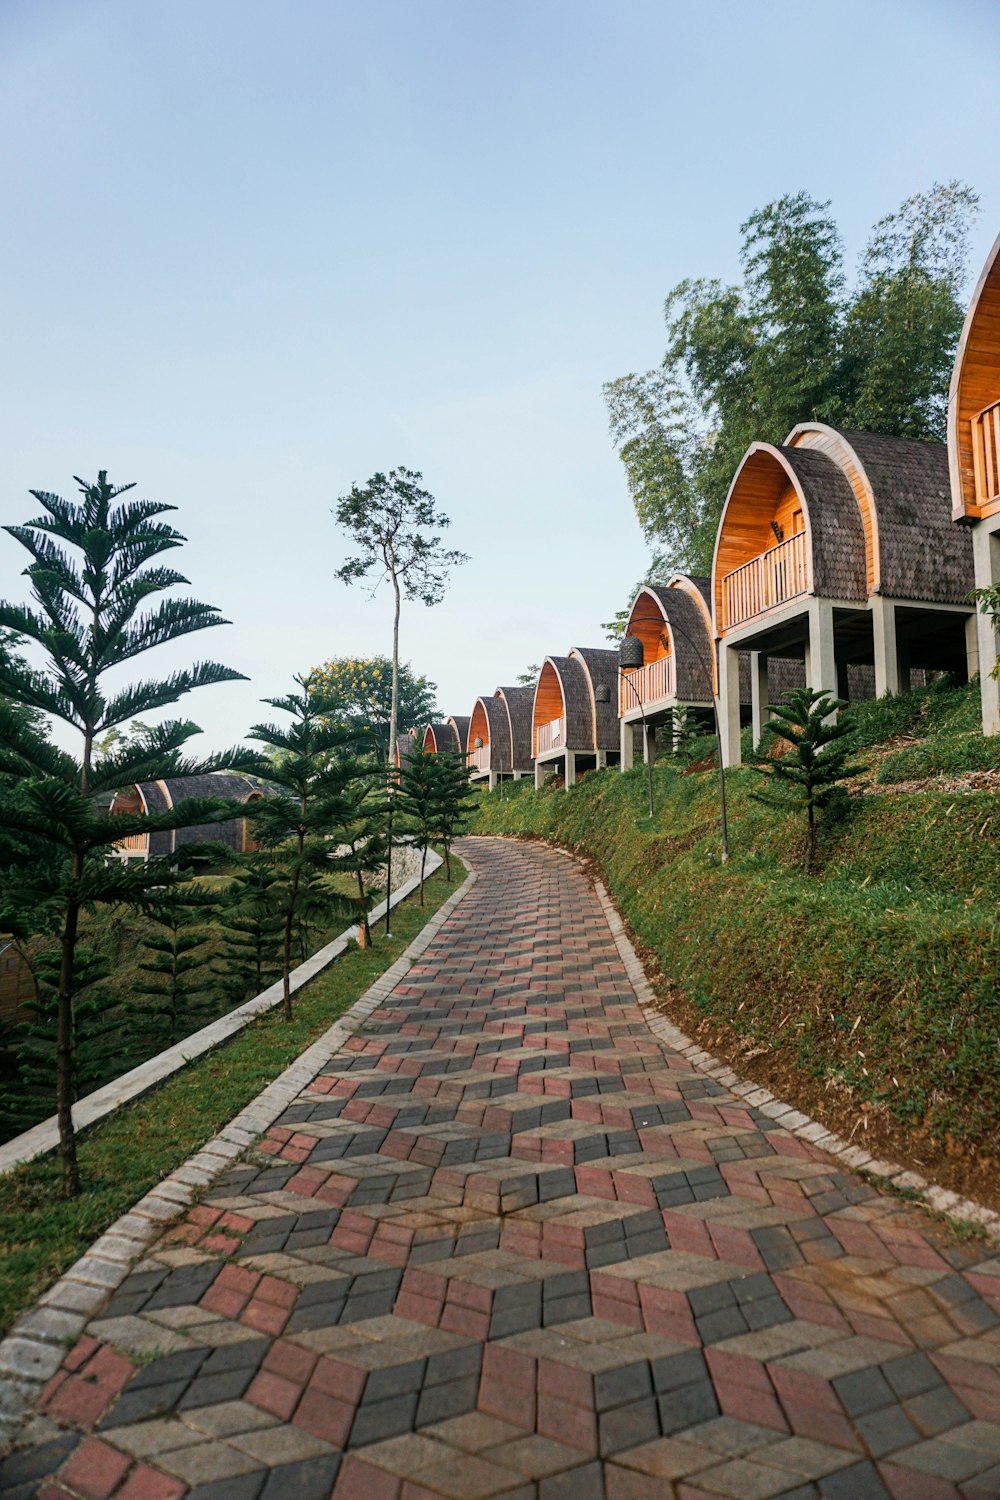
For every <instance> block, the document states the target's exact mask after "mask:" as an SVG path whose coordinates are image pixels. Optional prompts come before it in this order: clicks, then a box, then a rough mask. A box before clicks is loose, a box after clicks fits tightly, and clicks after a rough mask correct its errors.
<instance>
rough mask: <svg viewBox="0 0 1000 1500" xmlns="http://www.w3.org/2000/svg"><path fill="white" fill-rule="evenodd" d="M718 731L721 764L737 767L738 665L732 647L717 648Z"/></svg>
mask: <svg viewBox="0 0 1000 1500" xmlns="http://www.w3.org/2000/svg"><path fill="white" fill-rule="evenodd" d="M718 712H719V730H720V732H721V737H722V764H723V765H724V766H738V765H739V763H740V760H741V759H742V755H741V751H740V663H739V656H738V653H737V652H736V650H735V649H734V648H733V647H732V646H727V645H726V643H725V642H724V641H723V642H722V643H721V644H720V646H719V704H718Z"/></svg>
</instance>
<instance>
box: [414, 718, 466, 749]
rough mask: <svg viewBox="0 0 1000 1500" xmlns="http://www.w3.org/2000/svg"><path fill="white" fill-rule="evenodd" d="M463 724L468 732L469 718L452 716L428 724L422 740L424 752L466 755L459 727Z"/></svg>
mask: <svg viewBox="0 0 1000 1500" xmlns="http://www.w3.org/2000/svg"><path fill="white" fill-rule="evenodd" d="M461 724H464V725H465V726H466V733H468V724H469V721H468V719H456V718H455V717H452V718H450V719H442V720H438V721H436V722H435V723H432V724H428V725H426V726H425V728H424V735H423V740H422V745H423V750H424V754H425V755H441V754H443V753H448V754H451V755H464V754H465V743H464V741H463V740H462V739H461V738H460V730H459V727H458V726H459V725H461Z"/></svg>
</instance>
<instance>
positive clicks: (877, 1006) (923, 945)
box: [474, 685, 1000, 1169]
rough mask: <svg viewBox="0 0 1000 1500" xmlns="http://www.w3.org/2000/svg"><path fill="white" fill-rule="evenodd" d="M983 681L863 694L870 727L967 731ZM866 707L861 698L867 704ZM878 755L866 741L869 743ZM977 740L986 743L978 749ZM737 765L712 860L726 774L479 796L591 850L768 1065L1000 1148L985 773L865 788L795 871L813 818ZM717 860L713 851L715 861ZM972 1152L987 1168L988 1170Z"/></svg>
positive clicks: (860, 1103)
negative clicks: (649, 790)
mask: <svg viewBox="0 0 1000 1500" xmlns="http://www.w3.org/2000/svg"><path fill="white" fill-rule="evenodd" d="M977 701H978V689H977V686H976V685H972V686H970V687H968V688H963V689H960V690H940V689H938V690H931V691H929V690H924V691H921V692H919V693H914V694H909V695H907V696H906V698H905V699H896V700H890V702H888V703H881V704H873V705H864V707H863V713H864V721H863V723H862V725H861V729H862V733H861V736H860V737H861V738H863V739H865V740H866V741H867V742H868V743H870V744H871V745H873V746H874V745H875V744H877V743H878V741H877V740H875V739H874V738H872V736H873V735H874V732H875V729H876V726H877V725H879V724H881V726H882V729H883V730H887V731H888V732H889V734H890V735H893V736H894V735H895V734H897V733H900V732H903V730H902V728H901V726H905V732H906V733H908V734H913V733H915V732H917V731H916V729H915V726H918V725H919V727H920V728H919V732H922V733H924V734H926V735H927V738H926V739H925V741H924V746H925V751H924V753H925V755H926V756H927V758H928V760H930V759H931V758H932V757H933V755H934V753H935V751H934V748H933V747H934V746H935V745H937V746H942V745H946V744H950V743H951V742H952V741H953V740H954V739H955V738H956V737H958V736H961V737H962V738H967V739H968V740H969V741H970V742H975V743H977V744H978V747H979V750H978V751H977V752H976V753H977V754H987V753H988V752H986V751H984V749H983V747H984V746H985V744H986V742H985V741H984V740H983V738H982V736H981V735H975V736H974V735H968V736H967V735H965V734H964V733H963V731H965V730H966V728H967V726H968V722H969V720H971V719H972V717H973V715H974V713H975V712H977ZM859 717H860V716H859ZM858 758H859V759H860V760H861V761H862V762H864V761H865V760H866V759H867V758H868V757H867V756H866V754H865V752H864V751H863V750H862V751H861V753H860V755H859V757H858ZM973 758H974V757H973ZM759 783H760V777H759V776H758V775H757V774H755V773H754V772H753V771H752V770H751V769H750V768H748V767H741V768H735V769H733V770H731V771H729V772H727V774H726V785H727V792H728V800H729V815H730V829H729V839H730V851H731V859H730V862H729V863H728V864H727V865H725V866H723V865H722V864H721V863H719V862H718V861H719V858H720V837H719V810H718V773H717V771H715V770H714V769H710V770H704V771H700V772H695V773H691V774H686V775H685V774H681V773H680V772H679V771H678V770H677V768H676V767H675V766H674V765H672V764H671V763H670V761H669V759H668V758H666V757H664V758H661V759H660V760H659V761H658V762H657V764H656V767H655V786H656V809H657V811H656V818H655V820H654V826H650V823H649V820H648V819H647V818H646V817H644V816H643V815H644V813H645V771H644V770H643V769H642V768H636V769H635V770H633V771H631V772H629V773H628V774H626V775H624V776H622V775H620V774H619V773H618V772H617V771H615V772H610V773H604V772H602V773H591V774H590V775H588V776H585V777H584V778H582V779H581V781H580V782H579V783H578V784H577V786H576V787H575V788H574V789H573V790H571V791H570V792H569V793H567V792H565V791H563V790H559V789H556V790H548V789H545V790H543V791H542V792H540V793H536V792H535V791H534V789H533V787H532V786H530V784H529V783H527V782H521V783H518V784H515V785H514V786H512V787H510V788H508V789H506V793H505V799H504V801H502V802H501V801H500V799H499V798H497V797H496V796H495V795H494V796H490V795H489V794H484V795H482V797H481V800H480V804H479V812H478V818H477V822H476V825H475V830H474V831H475V832H478V833H528V834H535V835H538V836H540V837H543V838H547V839H551V840H553V841H555V842H557V843H559V844H561V845H563V846H565V847H568V848H571V849H574V850H577V851H579V852H580V853H582V854H585V855H588V856H590V857H591V858H593V859H594V860H595V861H596V862H597V864H598V865H599V866H600V868H601V870H602V871H603V875H604V878H605V881H606V883H607V885H608V886H609V888H610V890H611V891H612V893H613V895H614V897H615V899H616V900H617V902H618V903H619V905H620V907H621V909H622V911H623V912H624V914H625V916H626V918H627V920H628V922H629V924H630V926H631V928H632V930H633V931H634V932H635V934H636V936H637V937H638V939H639V940H640V942H641V943H642V944H643V945H644V946H645V947H646V948H647V949H649V950H650V951H651V952H652V954H653V955H654V956H655V959H656V961H657V962H658V964H659V967H660V969H661V971H662V974H663V975H664V977H665V979H666V980H667V981H668V983H669V984H670V986H671V988H672V990H673V992H674V993H675V994H677V995H678V996H679V997H680V998H681V999H682V1000H683V1001H684V1002H686V1004H687V1005H688V1007H689V1008H690V1009H689V1013H688V1014H689V1020H690V1019H692V1018H693V1020H694V1021H695V1022H696V1023H701V1024H703V1025H704V1026H705V1027H706V1028H707V1031H706V1032H704V1033H703V1034H705V1035H706V1036H707V1035H708V1034H709V1032H710V1033H711V1034H712V1035H714V1036H726V1037H728V1038H729V1040H730V1043H731V1044H732V1046H731V1050H732V1052H733V1053H734V1055H738V1056H743V1057H745V1056H746V1055H747V1054H749V1053H753V1054H754V1055H755V1056H757V1057H760V1058H762V1059H763V1062H762V1064H761V1070H762V1072H764V1073H765V1074H767V1076H769V1077H770V1078H771V1079H772V1080H774V1083H773V1085H772V1086H775V1085H777V1084H778V1082H779V1081H780V1080H783V1079H787V1078H798V1079H800V1080H801V1081H802V1083H803V1085H804V1087H803V1094H804V1095H805V1096H806V1097H808V1098H810V1099H812V1100H814V1101H815V1100H816V1099H818V1098H819V1097H823V1098H826V1099H827V1100H829V1101H830V1104H831V1106H836V1107H841V1106H842V1107H843V1108H845V1109H846V1108H850V1109H851V1110H852V1111H855V1112H856V1114H860V1113H861V1112H862V1111H874V1112H875V1114H877V1115H878V1116H879V1117H880V1118H885V1119H886V1120H887V1122H889V1123H890V1124H891V1125H892V1128H893V1129H896V1130H898V1131H901V1132H903V1133H905V1134H907V1135H908V1137H909V1138H911V1139H913V1140H915V1141H927V1142H930V1143H932V1144H934V1145H935V1149H939V1150H941V1151H943V1152H949V1151H953V1150H954V1151H956V1152H957V1153H960V1154H961V1153H964V1155H965V1156H966V1157H969V1156H973V1157H975V1158H976V1160H977V1162H978V1163H980V1164H986V1163H988V1162H989V1160H990V1159H991V1158H993V1159H995V1158H996V1157H998V1156H1000V1086H998V1083H1000V1077H998V1075H1000V924H998V906H997V891H998V873H997V872H998V870H1000V800H998V799H997V797H996V796H995V794H992V793H990V792H986V791H978V792H977V791H971V792H968V791H967V792H963V793H962V794H960V795H956V794H955V793H954V792H951V793H948V792H936V791H934V790H933V789H931V790H924V791H921V792H919V793H888V794H884V795H878V796H860V795H857V794H856V795H854V796H853V797H852V798H851V802H850V812H849V814H848V815H847V816H846V817H845V818H843V819H841V820H839V821H837V822H836V823H833V824H830V825H828V826H827V827H826V828H825V830H824V834H823V839H822V856H821V868H820V870H819V872H818V874H817V875H816V876H815V877H812V878H807V877H806V876H805V875H804V874H803V872H802V858H801V856H802V836H803V827H802V820H801V818H800V817H798V816H796V815H794V814H791V813H784V812H778V811H776V810H775V809H773V808H770V807H766V806H764V805H762V804H761V803H759V802H757V801H755V800H754V799H753V797H752V796H751V793H752V792H753V790H754V789H755V788H756V787H757V786H758V785H759ZM713 858H714V860H715V861H716V862H715V863H713ZM977 1169H978V1168H977Z"/></svg>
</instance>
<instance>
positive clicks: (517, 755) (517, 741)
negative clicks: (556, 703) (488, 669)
mask: <svg viewBox="0 0 1000 1500" xmlns="http://www.w3.org/2000/svg"><path fill="white" fill-rule="evenodd" d="M534 696H535V690H534V688H530V687H514V688H497V690H496V692H495V693H494V694H493V696H492V697H485V696H484V697H482V698H477V699H476V706H475V708H474V709H473V710H472V716H471V718H470V720H469V733H468V741H467V743H468V747H469V770H470V776H471V779H472V780H473V781H486V782H488V784H489V789H490V791H491V792H492V791H493V789H494V788H495V787H496V786H497V784H498V783H499V782H500V781H502V780H503V778H504V777H505V776H509V777H512V778H513V780H514V781H520V779H521V777H522V776H523V775H524V773H525V772H526V771H530V770H531V706H532V702H533V700H534Z"/></svg>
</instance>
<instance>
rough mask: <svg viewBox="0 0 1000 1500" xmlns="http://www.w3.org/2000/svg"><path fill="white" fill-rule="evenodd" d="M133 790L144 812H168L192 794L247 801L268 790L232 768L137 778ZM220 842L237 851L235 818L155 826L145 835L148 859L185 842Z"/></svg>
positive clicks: (239, 840)
mask: <svg viewBox="0 0 1000 1500" xmlns="http://www.w3.org/2000/svg"><path fill="white" fill-rule="evenodd" d="M136 790H137V791H138V793H139V796H140V797H141V799H142V802H143V805H144V807H145V808H146V810H147V812H151V813H158V812H169V810H170V809H171V808H172V807H178V806H180V804H181V803H182V802H187V801H189V800H190V799H191V798H192V797H223V798H225V799H227V800H230V801H233V802H247V801H249V799H250V798H251V797H260V796H270V795H271V793H270V792H269V791H266V790H265V788H263V787H261V786H259V785H257V783H256V782H253V781H251V780H250V779H249V777H247V776H240V775H238V774H236V773H235V772H232V771H213V772H211V773H209V774H207V775H205V776H173V777H169V778H167V779H165V780H162V781H141V782H138V783H137V786H136ZM206 843H222V844H227V845H228V846H229V848H230V849H232V850H234V851H235V852H237V853H239V852H240V851H241V850H242V848H243V839H242V835H241V830H240V826H239V818H238V817H234V818H231V819H228V820H227V821H226V822H224V823H195V824H193V825H192V827H190V828H176V829H173V830H167V829H158V830H156V831H155V832H153V833H151V834H150V835H149V854H150V858H152V859H155V858H158V857H160V856H162V855H166V854H171V853H173V851H174V850H175V849H179V848H182V847H183V846H185V845H188V844H206Z"/></svg>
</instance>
